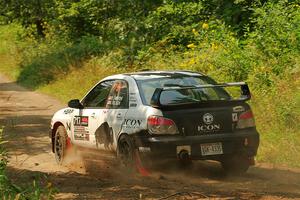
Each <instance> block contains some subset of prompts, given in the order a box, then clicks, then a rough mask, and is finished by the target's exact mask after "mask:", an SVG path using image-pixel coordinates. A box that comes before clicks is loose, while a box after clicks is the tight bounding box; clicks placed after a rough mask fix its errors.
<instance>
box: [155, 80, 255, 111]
mask: <svg viewBox="0 0 300 200" xmlns="http://www.w3.org/2000/svg"><path fill="white" fill-rule="evenodd" d="M232 86H240V87H241V97H240V98H239V99H237V100H238V101H247V100H250V99H251V94H250V90H249V87H248V84H247V83H245V82H233V83H220V84H215V85H212V84H206V85H197V86H187V87H178V86H174V87H164V88H156V89H155V91H154V93H153V95H152V98H151V102H150V105H151V106H152V107H161V106H163V105H161V103H160V96H161V93H162V92H163V91H170V90H187V89H200V88H216V87H232Z"/></svg>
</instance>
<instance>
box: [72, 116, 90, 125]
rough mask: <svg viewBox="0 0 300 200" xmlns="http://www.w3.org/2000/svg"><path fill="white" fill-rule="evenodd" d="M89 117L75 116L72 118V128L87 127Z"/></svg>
mask: <svg viewBox="0 0 300 200" xmlns="http://www.w3.org/2000/svg"><path fill="white" fill-rule="evenodd" d="M88 125H89V117H87V116H75V117H74V126H88Z"/></svg>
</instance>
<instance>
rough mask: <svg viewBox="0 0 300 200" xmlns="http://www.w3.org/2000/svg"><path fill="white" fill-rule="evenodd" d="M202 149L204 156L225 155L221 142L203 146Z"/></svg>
mask: <svg viewBox="0 0 300 200" xmlns="http://www.w3.org/2000/svg"><path fill="white" fill-rule="evenodd" d="M200 147H201V154H202V156H210V155H219V154H223V148H222V143H221V142H217V143H207V144H201V145H200Z"/></svg>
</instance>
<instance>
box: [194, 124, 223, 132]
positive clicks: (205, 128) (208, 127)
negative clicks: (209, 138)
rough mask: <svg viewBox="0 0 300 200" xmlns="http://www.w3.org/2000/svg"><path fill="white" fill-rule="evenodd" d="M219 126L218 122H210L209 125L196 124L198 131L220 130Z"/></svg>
mask: <svg viewBox="0 0 300 200" xmlns="http://www.w3.org/2000/svg"><path fill="white" fill-rule="evenodd" d="M220 128H221V126H220V124H210V125H201V126H198V131H203V132H206V131H217V130H220Z"/></svg>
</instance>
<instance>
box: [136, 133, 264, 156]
mask: <svg viewBox="0 0 300 200" xmlns="http://www.w3.org/2000/svg"><path fill="white" fill-rule="evenodd" d="M134 141H135V145H136V146H137V148H139V150H140V151H143V152H148V153H151V154H152V155H154V156H156V157H168V158H176V157H178V154H179V153H180V151H182V150H187V151H188V153H189V156H190V158H191V159H204V160H205V159H213V160H220V159H222V158H223V157H224V156H227V155H234V154H243V155H246V156H248V157H253V156H255V155H256V153H257V149H258V145H259V134H258V132H257V131H256V129H255V128H250V129H245V130H239V131H235V132H234V133H222V134H206V135H195V136H175V135H170V136H148V137H147V136H137V135H136V136H135V137H134ZM209 143H221V144H222V153H221V154H216V155H202V153H201V147H200V146H201V145H202V144H209Z"/></svg>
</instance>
